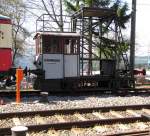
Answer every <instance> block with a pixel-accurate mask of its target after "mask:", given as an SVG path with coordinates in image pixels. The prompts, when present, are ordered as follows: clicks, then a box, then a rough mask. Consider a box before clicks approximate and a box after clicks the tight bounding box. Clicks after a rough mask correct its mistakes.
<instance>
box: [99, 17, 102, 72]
mask: <svg viewBox="0 0 150 136" xmlns="http://www.w3.org/2000/svg"><path fill="white" fill-rule="evenodd" d="M99 39H100V46H99V70H100V73H101V59H102V51H101V49H102V20H101V19H99Z"/></svg>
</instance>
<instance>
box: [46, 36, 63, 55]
mask: <svg viewBox="0 0 150 136" xmlns="http://www.w3.org/2000/svg"><path fill="white" fill-rule="evenodd" d="M43 53H48V54H49V53H61V50H60V46H59V38H58V37H50V36H44V37H43Z"/></svg>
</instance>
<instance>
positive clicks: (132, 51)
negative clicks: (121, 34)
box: [130, 0, 136, 86]
mask: <svg viewBox="0 0 150 136" xmlns="http://www.w3.org/2000/svg"><path fill="white" fill-rule="evenodd" d="M135 31H136V0H132V13H131V43H130V72H131V78H132V79H134V63H135ZM133 86H135V83H134V85H133Z"/></svg>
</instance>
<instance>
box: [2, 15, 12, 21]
mask: <svg viewBox="0 0 150 136" xmlns="http://www.w3.org/2000/svg"><path fill="white" fill-rule="evenodd" d="M0 19H4V20H5V19H6V20H8V19H9V20H10V17H7V16H4V15H2V14H0Z"/></svg>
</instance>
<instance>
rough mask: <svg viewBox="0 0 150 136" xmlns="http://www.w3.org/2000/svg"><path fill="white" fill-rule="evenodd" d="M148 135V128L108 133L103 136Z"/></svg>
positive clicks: (149, 131)
mask: <svg viewBox="0 0 150 136" xmlns="http://www.w3.org/2000/svg"><path fill="white" fill-rule="evenodd" d="M145 135H146V136H149V135H150V130H143V131H130V132H123V133H116V134H108V135H104V136H145Z"/></svg>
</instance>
